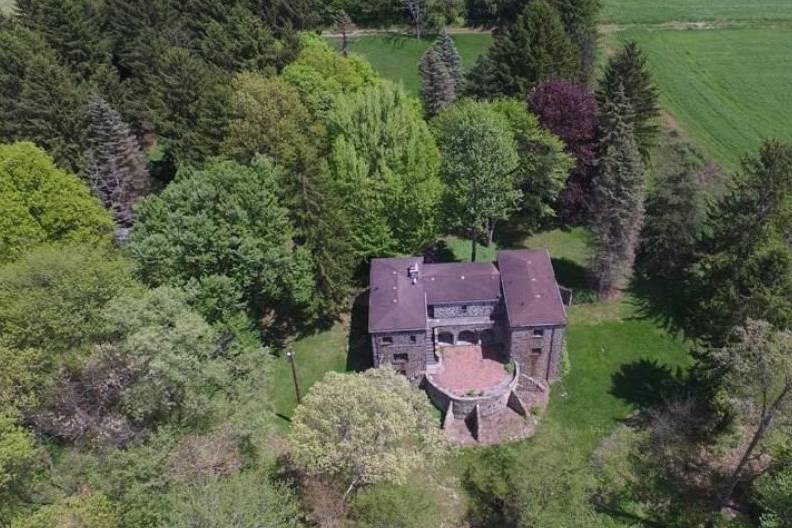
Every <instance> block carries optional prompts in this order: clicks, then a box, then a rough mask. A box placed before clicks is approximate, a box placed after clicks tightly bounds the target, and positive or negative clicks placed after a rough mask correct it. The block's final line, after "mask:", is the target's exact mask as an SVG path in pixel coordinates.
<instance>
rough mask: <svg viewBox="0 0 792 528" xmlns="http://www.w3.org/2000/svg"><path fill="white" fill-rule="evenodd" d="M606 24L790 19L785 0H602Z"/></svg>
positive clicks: (791, 12) (790, 4)
mask: <svg viewBox="0 0 792 528" xmlns="http://www.w3.org/2000/svg"><path fill="white" fill-rule="evenodd" d="M600 19H601V21H602V22H604V23H608V24H662V23H665V22H675V21H678V22H699V21H701V22H714V21H762V20H792V2H790V1H789V0H604V1H603V2H602V12H601V16H600Z"/></svg>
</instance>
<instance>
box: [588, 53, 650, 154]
mask: <svg viewBox="0 0 792 528" xmlns="http://www.w3.org/2000/svg"><path fill="white" fill-rule="evenodd" d="M620 88H621V89H622V90H624V96H625V97H626V98H627V102H628V103H629V104H630V106H631V108H632V113H631V116H630V124H631V125H632V127H633V130H634V133H635V139H636V141H637V142H638V148H639V150H640V151H641V156H642V157H643V159H644V161H645V160H647V159H648V158H649V152H650V150H651V147H652V145H653V144H654V140H655V137H656V136H657V133H658V131H659V130H660V128H659V126H658V124H657V117H658V116H659V115H660V104H659V94H658V92H657V88H656V87H655V85H654V81H653V80H652V74H651V73H650V72H649V69H648V67H647V66H646V57H645V56H644V54H643V52H642V51H641V49H640V48H639V47H638V44H636V43H635V42H629V43H627V45H626V46H625V47H624V49H623V50H622V51H621V52H620V53H618V54H617V55H615V56H614V57H612V58H611V59H610V60H609V61H608V66H607V67H606V68H605V74H604V75H603V77H602V80H601V81H600V84H599V88H598V89H597V93H596V95H597V102H598V103H599V104H600V107H602V106H603V105H604V103H605V101H607V100H608V99H612V98H613V96H614V94H615V92H616V91H617V90H619V89H620Z"/></svg>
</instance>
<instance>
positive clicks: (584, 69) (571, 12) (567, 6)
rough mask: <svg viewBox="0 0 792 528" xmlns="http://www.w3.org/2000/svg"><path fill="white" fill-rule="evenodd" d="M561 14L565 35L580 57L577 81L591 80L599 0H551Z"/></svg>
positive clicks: (585, 81) (595, 48) (594, 64)
mask: <svg viewBox="0 0 792 528" xmlns="http://www.w3.org/2000/svg"><path fill="white" fill-rule="evenodd" d="M552 5H553V6H555V8H556V9H557V10H558V13H559V14H560V15H561V20H562V21H563V22H564V27H565V29H566V32H567V35H569V38H570V39H571V40H572V42H574V43H575V45H576V47H577V49H578V56H579V57H580V73H579V76H578V78H577V80H578V82H580V83H581V84H583V85H586V84H588V83H589V81H590V80H591V76H592V75H593V73H594V67H595V66H596V60H597V22H598V20H599V11H600V7H601V4H600V0H552Z"/></svg>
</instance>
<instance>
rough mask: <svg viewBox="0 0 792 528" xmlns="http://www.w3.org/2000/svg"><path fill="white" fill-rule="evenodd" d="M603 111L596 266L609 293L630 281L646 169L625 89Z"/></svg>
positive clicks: (596, 203) (599, 281)
mask: <svg viewBox="0 0 792 528" xmlns="http://www.w3.org/2000/svg"><path fill="white" fill-rule="evenodd" d="M601 112H602V113H601V117H600V119H601V121H600V139H599V145H598V152H597V154H598V158H599V164H598V168H597V174H596V176H595V179H594V192H593V197H592V223H593V230H594V237H595V255H594V262H593V266H592V269H593V272H594V276H595V279H596V282H597V288H598V289H599V291H600V293H601V294H602V295H603V296H609V295H612V294H613V293H615V292H617V290H619V289H620V288H622V287H623V286H624V285H625V282H626V279H627V278H628V277H629V275H630V272H631V269H632V264H633V260H634V259H635V249H636V245H637V243H638V235H639V233H640V231H641V225H642V222H643V202H644V175H645V171H644V165H643V162H642V161H641V156H640V153H639V151H638V145H637V144H636V141H635V137H634V135H633V128H632V125H631V107H630V104H629V102H628V101H627V99H626V97H625V95H624V91H623V90H622V89H618V90H616V92H615V93H614V94H613V98H612V99H607V100H606V101H605V102H604V104H603V105H602V109H601Z"/></svg>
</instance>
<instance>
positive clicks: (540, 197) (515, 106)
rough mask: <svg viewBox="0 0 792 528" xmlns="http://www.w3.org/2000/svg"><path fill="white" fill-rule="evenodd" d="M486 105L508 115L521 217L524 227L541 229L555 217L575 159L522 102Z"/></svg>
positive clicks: (506, 116) (506, 101)
mask: <svg viewBox="0 0 792 528" xmlns="http://www.w3.org/2000/svg"><path fill="white" fill-rule="evenodd" d="M486 104H487V105H489V106H490V107H491V108H492V109H493V110H494V111H496V112H498V113H499V114H501V115H503V117H505V118H506V120H507V121H508V123H509V127H510V128H511V131H512V133H513V134H514V139H515V141H516V143H517V152H518V155H519V167H518V168H517V170H516V171H515V173H514V178H515V181H516V183H517V187H518V188H519V189H520V190H521V191H522V199H521V200H520V209H519V217H520V218H519V220H520V222H521V225H522V227H523V228H527V229H529V230H535V229H538V228H539V227H540V226H541V225H542V223H543V221H545V220H547V219H548V218H552V217H554V216H555V211H554V210H553V204H554V203H555V202H556V200H557V199H558V193H559V192H560V191H561V189H562V188H563V186H564V182H565V181H566V180H567V177H568V175H569V171H570V170H571V169H572V167H573V165H574V160H573V159H572V157H571V156H569V155H568V154H566V153H565V152H564V144H563V142H562V141H561V140H560V139H558V138H557V137H555V136H554V135H553V134H551V133H549V132H547V131H545V130H543V129H542V127H541V126H540V125H539V120H538V119H537V118H536V116H534V115H533V114H531V113H530V112H529V111H528V109H527V108H526V106H525V104H524V103H523V102H522V101H519V100H517V99H496V100H494V101H491V102H489V103H486ZM493 227H494V226H493ZM492 234H493V233H490V236H491V235H492Z"/></svg>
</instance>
